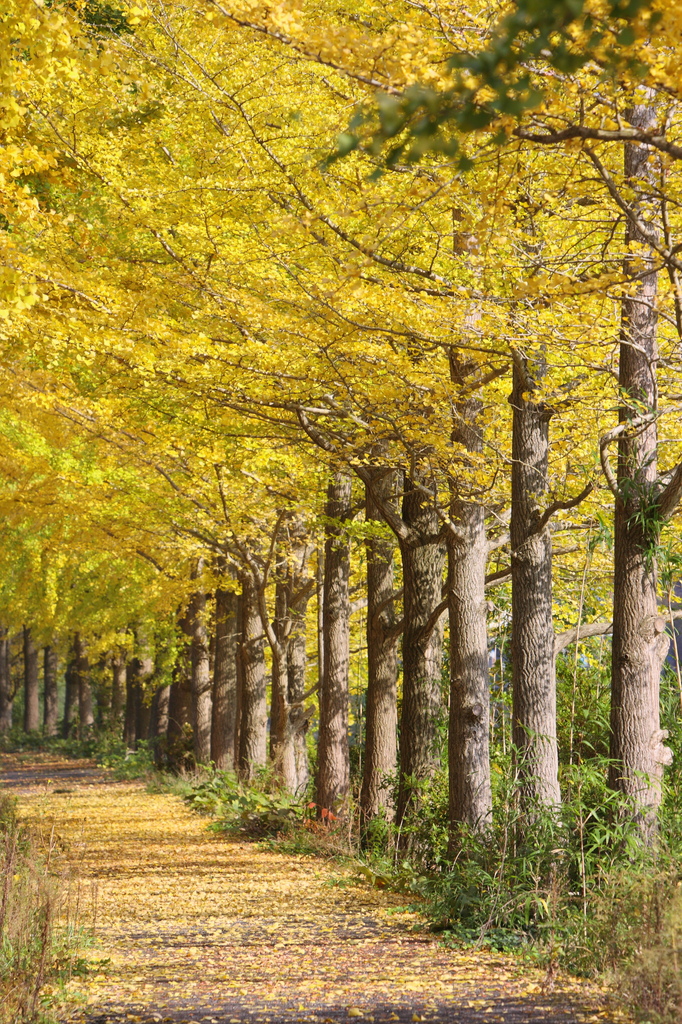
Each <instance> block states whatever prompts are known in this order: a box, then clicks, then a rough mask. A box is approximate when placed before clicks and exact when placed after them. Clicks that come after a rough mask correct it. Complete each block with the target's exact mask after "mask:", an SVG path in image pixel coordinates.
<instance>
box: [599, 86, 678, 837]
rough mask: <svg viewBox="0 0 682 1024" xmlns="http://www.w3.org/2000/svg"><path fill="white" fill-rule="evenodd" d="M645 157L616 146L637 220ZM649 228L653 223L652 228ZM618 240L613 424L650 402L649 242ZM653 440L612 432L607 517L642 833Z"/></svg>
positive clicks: (650, 775)
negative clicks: (612, 477)
mask: <svg viewBox="0 0 682 1024" xmlns="http://www.w3.org/2000/svg"><path fill="white" fill-rule="evenodd" d="M628 120H629V121H630V123H631V124H632V125H634V126H635V127H638V128H642V129H643V130H644V131H651V130H653V129H654V128H655V126H656V124H657V119H656V111H655V108H654V107H653V106H648V105H638V106H636V107H635V108H634V109H633V110H631V111H630V112H629V114H628ZM649 156H650V153H649V150H648V149H647V148H646V147H645V146H636V145H633V144H627V145H626V146H625V177H626V183H627V184H628V185H629V186H630V187H631V188H633V189H634V190H635V194H636V198H635V200H634V202H633V203H632V204H631V211H632V213H633V215H635V216H639V217H641V218H644V219H645V220H646V219H648V218H647V215H646V212H643V210H642V200H643V199H644V198H645V197H644V196H643V192H646V191H648V190H647V189H646V185H645V186H644V187H643V186H642V182H652V183H653V181H654V176H655V171H654V168H653V167H652V166H651V164H650V163H649ZM649 230H650V231H651V232H653V231H654V230H655V229H654V228H653V225H649ZM625 241H626V247H627V245H628V244H629V243H631V242H632V243H636V244H637V246H638V249H639V251H638V252H637V255H636V257H635V256H634V255H633V256H626V258H625V267H624V269H625V273H626V275H628V276H630V277H632V278H633V279H634V278H635V276H637V281H636V284H634V286H633V293H632V295H629V296H628V297H627V298H624V299H623V301H622V311H621V316H622V322H621V339H620V366H619V382H620V392H621V396H622V405H621V408H620V410H619V417H618V418H619V423H620V424H627V423H628V422H630V421H632V420H635V419H637V418H638V417H639V416H640V415H641V412H642V409H645V410H647V411H650V412H653V411H655V410H656V408H657V406H658V388H657V380H656V370H657V361H658V344H657V316H656V295H657V274H656V269H655V257H654V254H653V252H652V250H651V248H649V249H648V250H646V249H645V251H644V252H642V251H641V245H642V243H645V244H646V243H647V241H648V240H647V239H646V238H644V237H643V236H642V234H641V233H640V231H639V230H638V228H637V227H636V225H634V224H633V223H632V220H631V219H630V218H628V219H627V220H626V230H625ZM643 260H644V261H645V263H644V267H645V271H647V272H645V273H644V274H642V261H643ZM657 447H658V436H657V426H656V421H655V419H653V420H652V422H650V423H649V424H648V425H646V424H645V425H643V426H637V427H636V428H634V427H633V428H630V429H626V430H624V431H623V432H622V433H621V434H620V437H619V440H618V471H617V495H616V508H615V523H614V527H615V532H614V586H613V591H614V599H613V647H612V651H613V653H612V676H611V679H612V683H611V687H612V689H611V762H612V764H611V769H610V783H611V785H612V786H613V787H614V788H615V789H619V790H620V791H621V792H622V793H624V794H626V795H627V796H628V797H630V798H631V799H632V801H633V804H634V805H635V808H636V812H637V814H638V816H639V818H640V820H641V822H642V828H643V831H644V833H645V835H646V836H648V835H649V834H650V833H651V832H652V831H653V830H654V829H655V824H656V814H657V810H658V806H659V804H660V801H661V782H662V778H663V768H664V766H665V765H666V764H669V763H670V761H671V759H672V755H671V753H670V750H669V749H668V748H667V747H666V746H665V745H664V743H663V741H664V739H665V738H666V735H667V734H666V733H664V732H663V731H662V730H661V727H660V710H659V685H660V675H661V669H662V666H663V661H664V659H665V656H666V654H667V651H668V647H669V637H668V636H667V634H665V633H664V629H665V621H664V620H663V619H662V618H661V616H660V615H659V611H658V601H657V566H656V546H657V544H658V541H659V535H660V522H659V520H658V518H657V515H656V498H657V483H658V477H657V467H656V455H657Z"/></svg>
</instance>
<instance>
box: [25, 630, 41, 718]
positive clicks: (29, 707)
mask: <svg viewBox="0 0 682 1024" xmlns="http://www.w3.org/2000/svg"><path fill="white" fill-rule="evenodd" d="M39 728H40V702H39V699H38V648H37V647H36V645H35V643H34V641H33V637H32V635H31V630H30V629H29V628H28V626H24V732H37V731H38V729H39Z"/></svg>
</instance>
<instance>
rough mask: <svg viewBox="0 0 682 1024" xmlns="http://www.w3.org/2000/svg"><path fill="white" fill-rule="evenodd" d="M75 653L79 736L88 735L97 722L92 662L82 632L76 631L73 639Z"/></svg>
mask: <svg viewBox="0 0 682 1024" xmlns="http://www.w3.org/2000/svg"><path fill="white" fill-rule="evenodd" d="M73 653H74V658H75V665H76V679H77V686H78V718H79V732H78V735H79V738H82V737H83V736H86V735H87V734H88V733H90V732H91V731H92V727H93V726H94V724H95V716H94V715H93V713H92V690H91V687H90V662H89V661H88V654H87V649H86V646H85V643H84V641H83V640H82V638H81V635H80V633H76V634H75V636H74V640H73Z"/></svg>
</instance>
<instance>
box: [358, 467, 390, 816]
mask: <svg viewBox="0 0 682 1024" xmlns="http://www.w3.org/2000/svg"><path fill="white" fill-rule="evenodd" d="M369 472H370V473H371V476H372V489H370V488H369V487H366V493H365V518H366V520H367V522H376V523H383V522H384V518H383V516H382V514H381V510H380V508H379V505H377V502H376V500H375V497H374V496H373V493H374V495H376V496H377V497H378V498H379V499H380V501H381V503H382V504H384V503H386V504H392V505H394V506H396V505H397V489H398V474H397V473H396V471H395V470H392V469H384V468H374V469H370V470H369ZM366 549H367V706H366V711H365V761H364V768H363V777H362V790H361V793H360V815H361V823H362V827H363V830H364V829H365V828H366V826H367V825H368V824H369V822H370V821H371V820H372V818H375V817H376V816H377V815H379V814H383V815H384V816H385V817H386V818H388V819H390V818H392V817H393V800H392V786H391V782H390V778H391V776H393V775H395V771H396V767H397V764H396V762H397V752H398V751H397V742H398V708H397V687H398V637H397V636H393V637H391V636H389V635H388V634H390V632H391V630H393V629H395V625H396V617H395V604H394V601H393V587H394V582H393V553H394V549H395V540H394V539H393V538H390V539H388V538H387V539H384V538H381V537H371V538H370V539H369V540H368V541H367V544H366Z"/></svg>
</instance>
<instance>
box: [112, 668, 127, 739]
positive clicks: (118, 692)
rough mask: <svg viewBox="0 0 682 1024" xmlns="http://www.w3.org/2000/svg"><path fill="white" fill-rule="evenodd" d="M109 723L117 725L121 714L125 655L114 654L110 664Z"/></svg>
mask: <svg viewBox="0 0 682 1024" xmlns="http://www.w3.org/2000/svg"><path fill="white" fill-rule="evenodd" d="M111 670H112V680H111V724H112V725H113V726H117V725H118V724H119V723H120V721H121V716H122V714H123V702H124V696H125V685H126V659H125V655H123V654H117V655H115V656H114V659H113V661H112V665H111Z"/></svg>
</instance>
